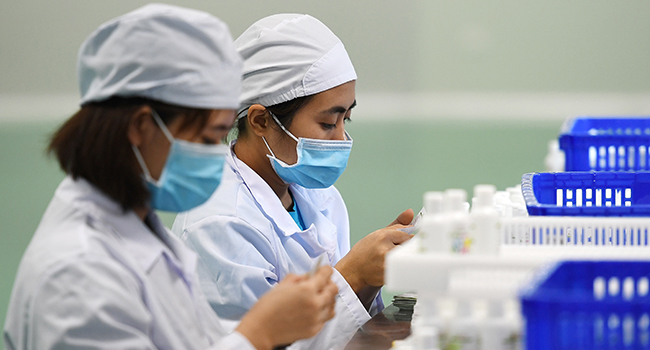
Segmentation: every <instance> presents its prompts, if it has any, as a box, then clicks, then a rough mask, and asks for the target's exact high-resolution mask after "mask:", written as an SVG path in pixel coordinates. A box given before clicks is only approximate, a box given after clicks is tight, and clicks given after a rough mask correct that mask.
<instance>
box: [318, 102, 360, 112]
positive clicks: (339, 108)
mask: <svg viewBox="0 0 650 350" xmlns="http://www.w3.org/2000/svg"><path fill="white" fill-rule="evenodd" d="M356 106H357V100H354V102H352V105H351V106H350V107H348V108H345V107H343V106H334V107H332V108H330V109H326V110H324V111H322V112H321V114H339V113H345V112H347V111H349V110H351V109H352V108H354V107H356Z"/></svg>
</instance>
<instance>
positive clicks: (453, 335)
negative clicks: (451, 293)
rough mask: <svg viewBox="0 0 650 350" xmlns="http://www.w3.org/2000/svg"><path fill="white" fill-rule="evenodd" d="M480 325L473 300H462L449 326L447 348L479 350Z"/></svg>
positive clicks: (457, 304)
mask: <svg viewBox="0 0 650 350" xmlns="http://www.w3.org/2000/svg"><path fill="white" fill-rule="evenodd" d="M480 324H481V321H480V320H479V318H478V315H477V313H476V312H475V311H474V305H473V303H472V301H471V300H467V299H460V300H457V303H456V313H455V316H454V318H453V319H452V320H451V323H450V325H449V340H448V344H447V346H446V348H448V349H458V350H479V344H480Z"/></svg>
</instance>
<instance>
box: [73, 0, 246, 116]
mask: <svg viewBox="0 0 650 350" xmlns="http://www.w3.org/2000/svg"><path fill="white" fill-rule="evenodd" d="M241 67H242V60H241V57H240V56H239V54H238V53H237V51H236V50H235V47H234V44H233V41H232V36H231V35H230V31H229V30H228V27H227V26H226V25H225V24H224V23H223V22H222V21H220V20H219V19H217V18H216V17H214V16H212V15H210V14H208V13H205V12H201V11H197V10H191V9H186V8H181V7H177V6H170V5H162V4H150V5H146V6H144V7H141V8H139V9H137V10H135V11H132V12H129V13H127V14H125V15H123V16H120V17H118V18H115V19H113V20H111V21H109V22H107V23H104V24H103V25H102V26H100V27H99V28H98V29H97V30H95V32H93V33H92V34H91V35H90V36H89V37H88V38H87V39H86V41H84V43H83V44H82V45H81V48H80V49H79V61H78V65H77V73H78V78H79V88H80V91H81V105H84V104H87V103H89V102H98V101H103V100H106V99H108V98H110V97H113V96H122V97H146V98H151V99H154V100H158V101H162V102H166V103H169V104H173V105H178V106H184V107H191V108H206V109H236V108H238V107H239V98H240V93H241Z"/></svg>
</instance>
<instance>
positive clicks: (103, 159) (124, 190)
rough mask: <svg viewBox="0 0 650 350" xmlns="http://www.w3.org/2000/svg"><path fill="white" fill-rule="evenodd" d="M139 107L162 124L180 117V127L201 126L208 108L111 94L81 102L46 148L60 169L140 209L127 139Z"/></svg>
mask: <svg viewBox="0 0 650 350" xmlns="http://www.w3.org/2000/svg"><path fill="white" fill-rule="evenodd" d="M143 106H149V107H151V108H152V109H153V110H155V111H156V112H157V113H158V115H159V116H160V119H162V121H163V122H164V123H165V124H169V123H170V122H172V121H173V120H174V119H176V118H177V117H183V119H184V120H183V122H182V124H181V126H180V128H181V129H182V130H186V129H188V128H190V127H195V128H196V129H197V132H198V130H201V129H202V128H203V127H204V126H205V125H206V123H207V120H208V118H207V117H208V116H209V115H210V113H211V111H210V110H207V109H196V108H186V107H179V106H174V105H169V104H166V103H163V102H159V101H154V100H151V99H147V98H140V97H127V98H125V97H112V98H110V99H109V100H106V101H102V102H93V103H89V104H87V105H84V106H83V107H82V108H81V109H80V110H79V111H78V112H77V113H75V114H74V115H73V116H72V117H70V119H68V120H67V121H65V122H64V123H63V125H62V126H61V127H60V128H59V129H58V130H57V131H56V132H55V133H54V134H53V135H52V138H51V140H50V144H49V146H48V148H47V153H48V154H54V155H55V156H56V158H57V159H58V161H59V165H60V166H61V169H62V170H63V171H64V172H66V173H67V174H68V175H71V176H72V177H73V178H74V179H77V178H80V177H81V178H84V179H86V180H87V181H89V182H90V183H92V184H93V185H94V186H96V187H97V188H99V189H100V190H101V191H102V192H104V193H105V194H106V195H108V196H109V197H111V198H112V199H113V200H115V201H116V202H118V203H119V204H120V205H121V206H122V209H123V210H125V211H126V210H129V209H133V208H138V207H143V206H145V205H146V204H147V202H148V200H149V191H148V190H147V187H146V185H145V183H144V181H143V180H142V176H141V175H140V172H141V170H140V165H139V164H138V162H137V160H136V158H135V155H134V154H133V150H132V148H131V143H130V142H129V139H128V137H127V132H128V128H129V124H130V122H131V117H132V116H133V114H134V113H135V112H136V111H137V110H138V109H140V108H142V107H143Z"/></svg>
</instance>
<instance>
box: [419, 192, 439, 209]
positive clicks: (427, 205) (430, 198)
mask: <svg viewBox="0 0 650 350" xmlns="http://www.w3.org/2000/svg"><path fill="white" fill-rule="evenodd" d="M423 201H424V209H425V210H426V212H427V214H433V215H435V214H439V213H441V212H442V192H437V191H429V192H424V196H423Z"/></svg>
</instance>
